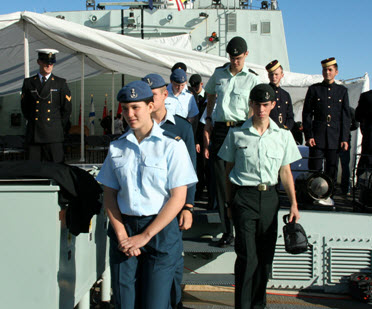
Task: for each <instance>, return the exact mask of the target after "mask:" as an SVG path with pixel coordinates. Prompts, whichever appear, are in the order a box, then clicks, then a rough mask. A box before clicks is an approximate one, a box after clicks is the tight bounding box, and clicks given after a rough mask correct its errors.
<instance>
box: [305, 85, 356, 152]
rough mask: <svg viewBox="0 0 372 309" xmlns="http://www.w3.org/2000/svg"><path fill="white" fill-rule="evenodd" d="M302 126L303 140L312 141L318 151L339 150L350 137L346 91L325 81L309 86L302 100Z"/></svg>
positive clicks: (342, 87) (340, 86)
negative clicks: (342, 143) (312, 139)
mask: <svg viewBox="0 0 372 309" xmlns="http://www.w3.org/2000/svg"><path fill="white" fill-rule="evenodd" d="M302 122H303V127H304V133H305V138H306V140H308V139H310V138H314V139H315V143H316V146H317V147H318V148H321V149H339V148H340V145H341V142H347V141H348V139H349V134H350V110H349V96H348V92H347V88H346V87H344V86H342V85H338V84H336V83H333V84H327V83H325V82H324V81H323V82H321V83H317V84H314V85H311V86H310V87H309V89H308V91H307V94H306V97H305V103H304V108H303V111H302Z"/></svg>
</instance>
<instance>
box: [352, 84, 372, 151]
mask: <svg viewBox="0 0 372 309" xmlns="http://www.w3.org/2000/svg"><path fill="white" fill-rule="evenodd" d="M355 119H356V121H359V122H360V130H361V131H362V134H363V141H362V153H372V90H370V91H367V92H363V93H362V94H361V95H360V98H359V103H358V106H357V108H356V109H355Z"/></svg>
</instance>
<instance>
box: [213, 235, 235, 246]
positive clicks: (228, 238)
mask: <svg viewBox="0 0 372 309" xmlns="http://www.w3.org/2000/svg"><path fill="white" fill-rule="evenodd" d="M233 244H234V236H233V235H230V234H223V236H222V238H221V239H220V240H219V241H218V243H217V246H218V247H220V248H226V247H228V246H232V245H233Z"/></svg>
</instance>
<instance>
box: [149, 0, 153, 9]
mask: <svg viewBox="0 0 372 309" xmlns="http://www.w3.org/2000/svg"><path fill="white" fill-rule="evenodd" d="M153 8H154V1H153V0H149V9H150V10H152V9H153Z"/></svg>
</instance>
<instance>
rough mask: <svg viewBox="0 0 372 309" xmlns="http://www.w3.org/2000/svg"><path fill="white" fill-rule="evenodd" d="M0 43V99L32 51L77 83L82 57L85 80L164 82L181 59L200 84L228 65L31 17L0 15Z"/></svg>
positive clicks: (305, 80) (294, 80) (15, 86)
mask: <svg viewBox="0 0 372 309" xmlns="http://www.w3.org/2000/svg"><path fill="white" fill-rule="evenodd" d="M25 35H26V37H27V38H28V46H29V50H30V52H29V53H28V50H27V48H26V49H25V46H26V47H27V44H26V45H25V40H24V36H25ZM186 36H187V35H186ZM0 40H1V42H2V43H3V44H2V46H1V48H0V57H1V58H0V59H1V62H0V72H1V75H2V76H3V77H5V78H2V81H1V82H0V95H6V94H9V93H12V92H16V91H19V90H20V88H21V86H22V81H23V78H24V76H25V69H24V62H25V59H26V60H27V57H29V61H28V64H29V66H30V75H33V74H35V73H36V72H37V71H38V66H37V63H36V58H37V54H36V53H35V52H34V51H35V50H36V49H38V48H43V47H48V48H55V49H58V50H59V51H60V53H59V54H58V59H57V60H58V65H57V66H56V67H55V69H54V72H55V74H56V75H58V76H63V77H64V78H66V79H67V80H68V81H69V82H72V81H76V80H78V79H80V77H81V72H80V70H79V69H78V68H80V66H81V64H80V63H81V59H82V58H81V54H84V55H85V56H86V57H85V64H84V71H85V74H84V75H85V77H89V76H93V75H96V74H100V73H103V72H119V73H123V74H129V75H132V76H138V77H142V76H144V75H146V74H148V73H154V72H156V73H158V74H161V75H163V76H164V77H165V78H166V79H168V77H169V69H170V68H171V67H172V66H173V64H174V63H176V62H179V61H180V59H182V61H183V62H185V63H186V65H187V67H188V70H187V71H188V74H194V73H199V74H200V75H202V76H203V77H204V79H208V78H209V76H211V74H212V73H213V71H214V69H215V68H216V67H217V66H220V65H223V64H224V63H226V62H227V61H228V59H226V58H224V57H218V56H215V55H209V54H206V53H201V52H197V51H192V50H189V49H187V48H185V46H187V43H185V38H182V40H181V41H182V42H181V44H177V42H179V41H180V40H179V39H178V40H175V39H174V38H168V39H167V38H162V39H157V40H151V41H150V40H141V39H138V38H133V37H130V36H123V35H120V34H116V33H111V32H107V31H102V30H97V29H93V28H89V27H86V26H82V25H79V24H76V23H73V22H69V21H65V20H62V19H58V18H55V17H51V16H47V15H43V14H38V13H32V12H16V13H12V14H6V15H0ZM177 46H180V47H177ZM181 46H182V47H181ZM189 46H191V45H189ZM247 65H248V67H249V68H251V69H253V70H254V71H255V72H257V73H258V74H259V76H260V78H261V80H262V81H263V82H267V81H268V80H267V73H266V70H265V68H264V67H263V66H260V65H255V64H247ZM320 80H322V77H321V76H320V75H308V74H299V73H291V72H285V77H284V79H283V80H282V82H283V84H282V85H283V86H284V87H290V88H306V87H308V86H309V85H311V84H312V83H314V82H317V81H320ZM362 84H363V86H362V87H361V88H360V87H359V88H360V90H361V91H366V90H368V89H369V80H368V76H365V78H364V79H363V80H362ZM362 88H363V89H362ZM291 94H292V93H291ZM302 97H303V96H302ZM293 101H294V102H295V101H296V100H293ZM353 105H354V104H353Z"/></svg>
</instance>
